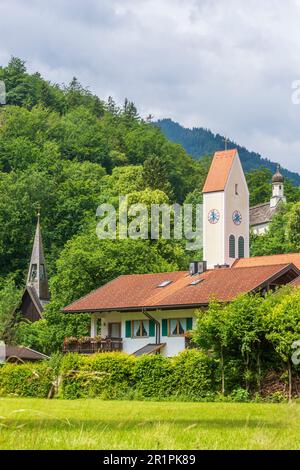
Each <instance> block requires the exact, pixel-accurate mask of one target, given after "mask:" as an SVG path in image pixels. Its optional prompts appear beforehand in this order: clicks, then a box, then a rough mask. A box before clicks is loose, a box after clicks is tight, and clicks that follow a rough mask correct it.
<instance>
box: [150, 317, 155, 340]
mask: <svg viewBox="0 0 300 470" xmlns="http://www.w3.org/2000/svg"><path fill="white" fill-rule="evenodd" d="M149 336H155V321H154V320H150V321H149Z"/></svg>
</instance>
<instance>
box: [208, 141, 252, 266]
mask: <svg viewBox="0 0 300 470" xmlns="http://www.w3.org/2000/svg"><path fill="white" fill-rule="evenodd" d="M203 246H204V248H203V255H204V256H203V258H204V260H205V261H207V266H208V268H209V269H213V268H215V267H217V266H218V265H219V266H220V265H221V266H223V265H228V266H231V265H232V264H233V262H234V261H235V260H236V259H237V258H247V257H249V190H248V186H247V182H246V178H245V175H244V171H243V168H242V165H241V162H240V158H239V154H238V151H237V150H236V149H233V150H225V151H223V152H216V153H215V155H214V158H213V161H212V164H211V167H210V170H209V173H208V176H207V179H206V182H205V185H204V188H203Z"/></svg>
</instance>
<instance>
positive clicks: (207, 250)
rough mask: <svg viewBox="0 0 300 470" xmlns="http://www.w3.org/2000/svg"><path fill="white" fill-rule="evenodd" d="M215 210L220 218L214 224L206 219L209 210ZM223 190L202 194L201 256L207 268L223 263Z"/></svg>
mask: <svg viewBox="0 0 300 470" xmlns="http://www.w3.org/2000/svg"><path fill="white" fill-rule="evenodd" d="M213 209H215V210H217V211H218V212H219V213H220V220H219V221H218V222H217V223H216V224H211V223H209V221H208V216H209V212H210V211H211V210H213ZM224 222H225V221H224V192H223V191H222V192H214V193H205V194H203V258H204V260H205V261H207V267H208V269H213V268H214V266H215V265H216V264H224V263H225V257H224Z"/></svg>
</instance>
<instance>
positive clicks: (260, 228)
mask: <svg viewBox="0 0 300 470" xmlns="http://www.w3.org/2000/svg"><path fill="white" fill-rule="evenodd" d="M251 230H252V231H253V233H254V234H255V235H265V234H266V233H267V231H268V230H269V223H266V224H259V225H253V226H252V227H251Z"/></svg>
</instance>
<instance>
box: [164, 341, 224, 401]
mask: <svg viewBox="0 0 300 470" xmlns="http://www.w3.org/2000/svg"><path fill="white" fill-rule="evenodd" d="M172 364H173V370H174V371H173V377H172V378H173V385H172V390H173V394H174V393H175V395H176V396H181V397H188V398H190V399H196V400H197V399H200V398H205V397H207V396H211V395H213V393H214V392H215V391H216V385H215V372H216V369H217V364H216V361H214V360H213V359H212V358H210V357H209V356H208V355H207V354H205V353H204V352H203V351H201V350H197V349H186V350H185V351H182V352H181V353H180V354H178V355H177V356H174V357H173V358H172Z"/></svg>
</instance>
